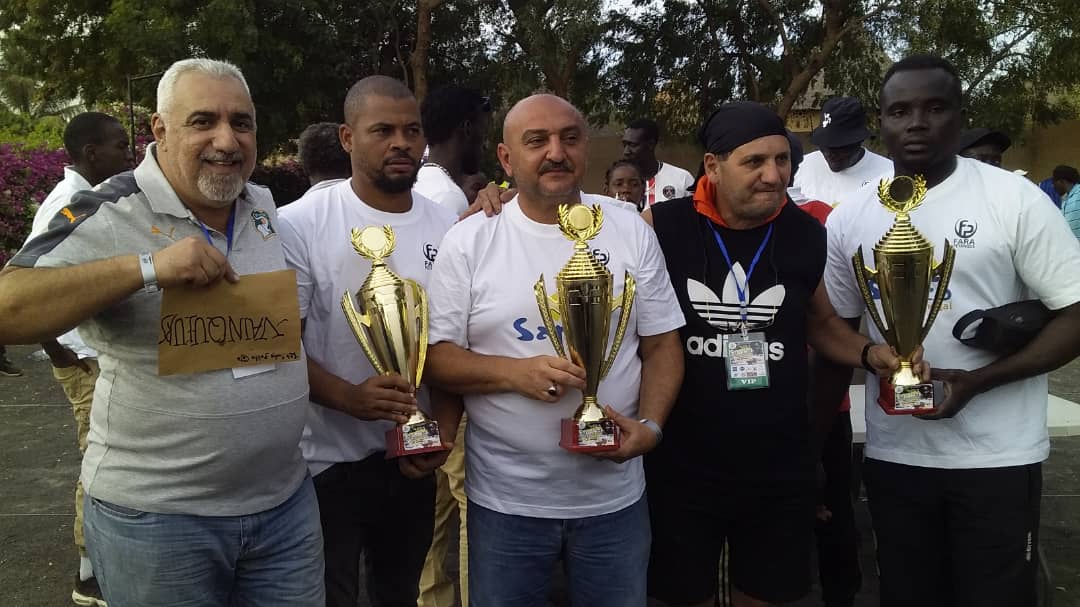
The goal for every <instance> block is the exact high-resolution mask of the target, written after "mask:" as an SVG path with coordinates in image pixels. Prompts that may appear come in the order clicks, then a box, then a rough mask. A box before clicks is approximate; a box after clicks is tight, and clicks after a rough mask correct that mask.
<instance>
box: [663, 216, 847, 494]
mask: <svg viewBox="0 0 1080 607" xmlns="http://www.w3.org/2000/svg"><path fill="white" fill-rule="evenodd" d="M652 213H653V223H654V225H655V228H656V234H657V237H658V238H659V241H660V246H661V248H662V249H663V251H664V256H665V258H666V260H667V267H668V272H669V273H670V275H671V281H672V284H673V286H674V287H675V293H676V295H677V296H678V299H679V305H680V306H681V307H682V310H683V314H684V315H685V316H686V326H684V327H683V328H681V329H679V334H680V338H681V340H682V344H683V352H684V359H685V361H686V375H685V378H684V379H683V384H682V389H681V390H680V392H679V396H678V400H677V401H676V403H675V407H674V408H673V409H672V412H671V416H670V417H669V419H668V422H667V424H666V426H665V428H664V442H663V444H662V445H661V446H660V447H659V448H658V449H657V450H656V451H655V452H653V453H652V454H651V455H650V456H649V458H648V461H647V466H648V468H649V473H650V476H651V475H653V474H656V473H662V474H663V475H664V477H665V478H666V479H667V480H672V479H675V480H678V479H685V480H692V479H706V480H709V481H714V482H715V483H716V484H717V485H719V486H720V487H721V488H731V489H732V490H738V491H740V492H746V491H749V492H752V493H754V494H762V495H769V494H787V493H791V492H793V491H804V490H806V489H808V488H809V487H810V486H811V483H812V479H813V474H812V473H813V470H814V467H813V465H812V464H811V462H810V458H809V423H808V408H807V375H808V364H807V344H806V321H807V311H808V309H809V305H810V299H811V297H812V296H813V293H814V290H815V289H817V287H818V284H819V283H820V282H821V277H822V273H823V272H824V268H825V256H826V243H825V230H824V229H823V228H822V227H821V225H820V224H818V222H817V220H815V219H814V218H813V217H811V216H810V215H808V214H806V213H804V212H802V211H801V210H799V209H798V208H797V207H796V206H795V205H794V204H792V203H790V202H789V203H788V204H786V205H784V208H783V209H782V210H781V211H780V214H779V215H778V216H777V217H776V219H774V220H773V221H772V222H770V224H771V225H772V226H773V233H772V235H771V237H770V238H769V241H768V243H767V244H766V246H765V248H764V249H763V250H762V252H761V257H760V259H759V261H758V263H757V265H756V267H755V269H754V271H753V273H752V274H751V277H750V285H749V292H748V293H747V294H746V298H747V300H748V304H749V320H750V329H749V330H750V331H752V332H764V333H765V338H766V341H767V342H768V352H769V387H768V388H764V389H758V390H728V388H727V369H726V367H725V364H724V359H723V358H722V356H723V345H724V344H723V340H724V338H725V336H726V335H731V334H737V333H739V328H738V324H739V316H740V315H739V300H738V295H737V291H736V289H735V279H734V278H733V277H732V276H730V274H731V272H730V271H729V266H728V263H727V261H726V260H725V259H724V256H723V254H722V253H721V249H720V245H719V244H718V243H717V240H716V237H715V235H714V230H715V231H716V232H717V233H719V235H720V237H721V238H722V239H723V242H724V245H725V246H726V248H727V250H728V254H729V255H730V256H731V263H732V264H733V265H736V266H739V268H741V271H740V270H738V269H737V270H736V272H735V273H736V274H738V275H739V277H740V278H739V280H738V284H739V285H743V284H744V280H745V279H744V278H742V277H743V276H745V271H746V270H747V269H748V268H749V266H750V263H751V260H752V259H753V257H754V254H755V252H757V250H758V248H759V247H760V245H761V243H762V240H763V239H764V238H765V235H766V233H767V231H768V229H769V225H768V224H767V225H764V226H760V227H757V228H753V229H750V230H732V229H729V228H725V227H721V226H718V225H716V224H714V223H712V222H711V221H710V220H709V219H708V218H706V217H704V216H702V215H700V214H699V213H698V212H697V211H696V210H694V206H693V199H692V198H681V199H678V200H669V201H665V202H662V203H658V204H656V205H655V206H653V207H652Z"/></svg>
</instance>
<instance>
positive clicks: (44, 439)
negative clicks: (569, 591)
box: [0, 347, 1080, 607]
mask: <svg viewBox="0 0 1080 607" xmlns="http://www.w3.org/2000/svg"><path fill="white" fill-rule="evenodd" d="M32 351H33V348H30V347H12V348H8V355H9V357H10V358H11V359H12V360H13V361H14V362H15V363H16V364H17V365H19V366H21V367H22V368H23V370H24V373H25V374H24V376H23V377H18V378H4V377H0V607H62V606H65V605H70V604H71V601H70V594H71V584H72V580H73V577H74V575H75V571H76V567H77V554H76V551H75V548H74V546H73V544H72V532H71V529H72V519H73V514H74V509H73V508H74V486H75V478H76V476H77V475H78V467H79V451H78V448H77V446H76V443H75V422H74V419H73V418H72V415H71V408H70V406H69V405H68V403H67V401H66V400H65V399H64V395H63V393H62V392H61V391H60V388H59V386H57V384H56V382H55V381H54V380H53V378H52V374H51V372H50V368H49V365H48V363H47V362H43V361H33V360H28V359H27V356H28V355H29V354H30V353H31V352H32ZM1050 391H1051V393H1052V394H1055V395H1057V396H1061V397H1063V398H1066V399H1069V400H1072V401H1077V402H1080V362H1073V363H1072V364H1071V365H1069V366H1067V367H1065V368H1064V369H1062V370H1060V371H1057V372H1055V373H1054V374H1052V375H1051V378H1050ZM1044 477H1045V478H1044V486H1043V501H1042V531H1041V533H1042V538H1041V544H1042V548H1043V552H1044V554H1045V555H1046V560H1047V562H1048V571H1049V574H1050V578H1051V583H1050V588H1051V590H1050V593H1051V596H1050V598H1051V599H1052V601H1053V604H1054V605H1055V607H1080V437H1072V438H1057V439H1053V440H1052V453H1051V455H1050V460H1049V461H1048V462H1047V464H1046V466H1045V468H1044ZM857 516H858V519H859V527H860V529H861V530H862V532H863V564H864V582H863V588H864V589H863V592H862V593H861V595H860V597H859V600H858V602H857V604H858V605H860V606H866V607H869V606H871V605H876V604H877V579H876V576H875V574H874V562H873V544H872V539H871V534H870V518H869V514H868V512H867V509H866V504H865V502H861V503H860V504H858V506H857ZM560 594H561V593H560V592H559V591H558V589H556V592H555V597H553V598H554V603H556V604H561V603H563V601H562V600H561V597H560V596H559V595H560ZM362 605H366V603H364V602H362ZM816 605H820V601H818V600H817V599H816V591H815V595H813V596H811V597H810V598H807V599H805V600H803V601H801V602H799V603H797V606H798V607H811V606H816Z"/></svg>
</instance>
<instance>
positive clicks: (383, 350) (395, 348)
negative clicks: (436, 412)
mask: <svg viewBox="0 0 1080 607" xmlns="http://www.w3.org/2000/svg"><path fill="white" fill-rule="evenodd" d="M349 240H350V242H351V243H352V246H353V250H355V251H356V252H357V254H359V255H360V256H361V257H363V258H365V259H368V260H369V261H371V271H370V272H368V275H367V277H366V278H365V279H364V282H363V284H362V285H361V286H360V288H359V289H357V291H356V297H355V300H356V303H358V304H359V308H358V307H357V305H356V304H354V300H353V296H352V294H350V293H349V292H348V291H346V292H345V293H344V294H343V295H342V297H341V308H342V311H343V312H344V313H345V319H346V321H347V322H348V324H349V328H350V329H351V330H352V333H353V336H354V337H356V341H357V342H358V343H359V344H360V348H361V350H363V352H364V356H365V357H366V358H367V359H368V361H369V362H370V363H371V366H372V367H373V368H374V369H375V372H376V373H378V374H380V375H392V374H398V375H401V376H402V377H404V378H405V379H406V380H407V381H408V382H409V383H410V384H411V385H412V387H413V389H414V391H415V390H416V389H417V388H418V387H419V385H420V380H421V378H422V377H423V373H424V361H425V359H426V357H427V344H428V310H427V294H426V293H425V292H424V289H423V288H421V287H420V285H419V284H417V283H416V282H415V281H413V280H409V279H407V278H402V277H400V276H398V275H397V274H396V273H395V272H394V271H393V270H391V269H390V267H389V266H388V265H387V264H386V258H387V257H389V256H390V254H391V253H393V252H394V247H395V245H396V238H395V236H394V229H393V228H392V227H391V226H389V225H385V226H366V227H364V228H353V229H352V231H351V233H350V239H349ZM387 443H388V444H387V457H396V456H398V455H405V454H412V453H424V452H427V451H435V450H438V449H441V448H442V441H441V440H440V439H439V437H438V425H437V424H436V422H434V421H433V420H430V419H428V417H427V416H426V415H424V412H423V411H421V410H420V409H419V408H418V409H417V410H416V412H415V413H413V414H412V416H410V417H409V420H408V421H407V422H405V424H403V425H400V426H397V427H395V428H393V429H391V430H390V431H388V432H387ZM395 443H397V444H398V448H397V449H396V448H395V446H394V444H395Z"/></svg>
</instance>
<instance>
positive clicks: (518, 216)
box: [428, 194, 685, 519]
mask: <svg viewBox="0 0 1080 607" xmlns="http://www.w3.org/2000/svg"><path fill="white" fill-rule="evenodd" d="M581 197H582V200H583V202H585V203H587V204H597V203H598V204H600V205H601V207H602V208H603V211H604V225H603V228H602V229H601V230H600V233H599V234H598V235H597V236H596V238H594V239H593V240H591V241H590V246H591V247H592V250H593V253H594V254H595V255H596V256H597V257H598V259H600V260H602V261H604V260H606V261H605V263H606V265H607V268H608V270H610V271H611V273H612V276H613V289H612V291H613V293H612V295H613V296H614V297H619V296H620V295H621V294H622V292H623V284H624V276H625V272H627V271H629V272H630V275H631V276H633V277H634V279H635V280H636V281H637V294H636V297H635V300H634V305H633V308H632V311H631V314H630V319H629V324H628V325H627V330H626V336H625V338H624V339H623V342H622V347H621V348H620V349H619V353H618V356H617V357H616V359H615V363H614V364H613V365H612V368H611V371H610V372H609V374H608V376H607V377H606V378H605V379H604V380H603V381H601V382H600V390H599V394H598V396H599V400H600V402H601V403H603V404H610V405H612V406H613V407H615V409H616V410H618V411H619V412H620V413H622V414H623V415H628V416H631V417H633V416H635V415H636V414H637V409H638V389H639V387H640V384H641V359H640V358H639V356H638V342H639V341H640V339H639V336H642V335H645V336H648V335H658V334H661V333H665V332H667V331H672V330H675V329H677V328H679V327H681V326H682V325H683V324H684V322H685V321H684V318H683V315H682V312H681V310H680V308H679V303H678V301H677V300H676V298H675V292H674V290H673V289H672V288H671V282H670V279H669V278H668V273H667V269H666V265H665V263H664V255H663V253H662V252H661V250H660V246H659V244H658V243H657V240H656V235H655V234H654V233H653V231H652V229H651V228H650V227H649V225H648V224H646V223H645V221H644V220H642V219H641V217H640V216H638V215H637V213H633V212H630V211H626V210H623V209H621V208H619V207H618V206H616V205H614V204H611V202H612V200H611V199H610V198H607V197H604V196H595V195H589V194H582V195H581ZM573 248H574V244H573V243H572V242H571V241H570V240H568V239H567V238H566V237H565V236H563V235H562V233H561V232H560V231H559V228H558V226H557V225H546V224H541V223H536V222H534V221H532V220H531V219H529V218H528V217H526V216H525V215H524V214H523V213H522V212H521V208H520V207H519V206H518V204H517V198H514V200H512V201H510V202H509V203H507V204H506V205H505V206H503V211H502V213H500V214H499V215H497V216H495V217H492V218H487V217H485V216H484V215H482V214H477V215H476V216H473V217H469V218H467V219H465V220H464V221H462V222H460V223H458V224H457V225H455V226H454V227H453V228H452V229H451V230H450V232H448V233H447V235H446V238H445V239H444V240H443V244H442V247H441V252H440V253H439V259H438V261H437V262H436V264H435V272H434V274H433V276H432V281H431V288H430V289H429V291H428V294H429V296H430V300H431V343H433V344H434V343H438V342H449V343H453V344H456V345H458V346H460V347H462V348H467V349H469V350H471V351H472V352H475V353H477V354H483V355H492V356H509V357H513V358H528V357H532V356H540V355H549V356H554V355H555V350H554V349H553V348H552V346H551V343H550V341H549V339H548V335H547V332H546V331H545V330H544V329H543V328H542V327H543V322H542V320H541V319H540V312H539V308H538V307H537V303H536V296H535V294H534V292H533V285H534V284H535V283H536V281H537V280H538V279H539V277H540V276H541V275H543V276H544V279H545V284H546V286H547V292H548V293H549V294H551V293H555V292H556V285H555V276H556V274H557V273H558V272H559V270H560V269H561V268H562V266H563V265H565V264H566V262H567V261H568V260H569V259H570V255H571V254H572V253H573ZM619 313H620V311H616V312H614V313H613V314H612V317H611V334H610V335H609V336H608V348H610V344H611V342H612V340H613V339H614V332H615V326H616V323H617V322H618V318H619V316H618V315H619ZM580 404H581V392H580V391H578V390H567V392H566V394H565V395H564V396H563V398H562V400H560V401H559V402H557V403H547V402H541V401H537V400H531V399H529V398H526V397H524V396H521V395H519V394H516V393H497V394H471V395H466V396H465V410H466V412H467V413H468V416H469V424H468V426H467V429H466V439H465V447H466V451H465V466H466V473H465V492H466V493H467V494H468V495H469V499H470V500H472V501H475V502H476V503H478V504H480V505H481V506H483V507H485V508H489V509H491V510H495V511H497V512H502V513H505V514H511V515H517V516H531V517H539V518H563V519H569V518H582V517H587V516H597V515H601V514H608V513H611V512H616V511H618V510H620V509H622V508H625V507H627V506H630V505H631V504H633V503H634V502H636V501H637V500H638V499H639V498H640V497H641V495H642V493H643V492H644V489H645V479H644V475H643V473H642V465H641V458H634V459H633V460H631V461H628V462H625V463H623V464H616V463H614V462H610V461H606V460H598V459H595V458H593V457H590V456H588V455H582V454H573V453H570V452H568V451H564V450H563V449H562V448H561V447H559V433H560V423H561V420H562V419H563V418H569V417H571V416H572V415H573V414H574V411H575V410H576V409H577V407H578V405H580Z"/></svg>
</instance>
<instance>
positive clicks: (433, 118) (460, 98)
mask: <svg viewBox="0 0 1080 607" xmlns="http://www.w3.org/2000/svg"><path fill="white" fill-rule="evenodd" d="M420 115H421V118H422V119H423V125H424V136H425V137H426V138H427V141H428V146H429V149H430V150H431V152H430V153H429V154H428V157H427V160H425V161H424V163H423V166H421V167H420V173H419V174H418V175H417V178H416V185H415V186H414V187H415V188H416V191H417V192H419V193H420V194H421V195H423V196H426V197H427V198H429V199H431V200H434V201H435V202H437V203H439V204H441V205H443V206H445V207H446V208H448V209H450V210H451V211H452V212H453V213H454V215H457V216H459V217H460V216H461V215H462V214H463V213H465V210H466V209H467V208H469V197H468V196H466V195H465V192H464V190H462V188H461V185H460V184H461V183H462V180H463V179H464V177H465V176H466V175H469V174H472V173H477V172H479V171H480V159H481V157H482V156H483V153H484V142H485V141H486V140H487V132H488V128H489V126H490V124H491V100H490V99H489V98H487V97H484V96H483V95H482V94H481V93H480V92H479V91H477V90H475V89H470V88H465V87H461V86H457V85H448V86H443V87H440V88H437V89H435V90H433V91H431V92H430V93H428V96H427V97H425V98H424V102H423V104H421V106H420Z"/></svg>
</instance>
